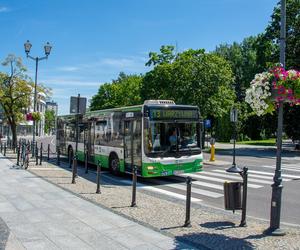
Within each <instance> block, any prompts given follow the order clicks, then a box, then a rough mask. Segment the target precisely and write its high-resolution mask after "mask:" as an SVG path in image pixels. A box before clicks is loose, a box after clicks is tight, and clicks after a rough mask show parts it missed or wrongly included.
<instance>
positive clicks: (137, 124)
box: [124, 118, 142, 175]
mask: <svg viewBox="0 0 300 250" xmlns="http://www.w3.org/2000/svg"><path fill="white" fill-rule="evenodd" d="M141 134H142V120H141V118H139V119H128V120H124V163H125V172H128V173H132V168H133V166H137V174H138V175H142V172H141V167H142V135H141Z"/></svg>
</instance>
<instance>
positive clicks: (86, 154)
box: [84, 150, 89, 174]
mask: <svg viewBox="0 0 300 250" xmlns="http://www.w3.org/2000/svg"><path fill="white" fill-rule="evenodd" d="M84 167H85V173H86V174H87V173H88V172H89V169H88V150H85V155H84Z"/></svg>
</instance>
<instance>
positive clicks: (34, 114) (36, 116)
mask: <svg viewBox="0 0 300 250" xmlns="http://www.w3.org/2000/svg"><path fill="white" fill-rule="evenodd" d="M31 116H32V120H33V121H40V120H41V119H42V114H41V113H40V112H32V113H31Z"/></svg>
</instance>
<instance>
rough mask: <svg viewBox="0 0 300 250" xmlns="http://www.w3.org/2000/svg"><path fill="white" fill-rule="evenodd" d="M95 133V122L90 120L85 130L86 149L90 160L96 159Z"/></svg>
mask: <svg viewBox="0 0 300 250" xmlns="http://www.w3.org/2000/svg"><path fill="white" fill-rule="evenodd" d="M94 133H95V122H93V121H89V122H88V123H87V128H86V131H85V149H86V150H88V161H89V162H93V161H94V154H95V152H94Z"/></svg>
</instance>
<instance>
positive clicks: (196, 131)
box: [56, 100, 203, 177]
mask: <svg viewBox="0 0 300 250" xmlns="http://www.w3.org/2000/svg"><path fill="white" fill-rule="evenodd" d="M77 118H78V116H77V117H76V115H74V114H72V115H64V116H59V117H58V118H57V138H56V139H57V146H58V147H59V148H60V150H61V153H62V154H65V155H67V156H68V158H69V159H72V157H73V152H74V151H75V145H76V119H77ZM78 120H79V122H78V124H79V128H78V131H79V133H78V151H77V152H78V153H77V156H78V160H80V161H84V157H85V153H84V152H88V154H87V158H88V161H89V163H92V164H97V162H98V161H100V162H101V164H102V167H104V168H108V169H110V171H111V172H112V173H114V174H116V173H119V172H127V173H132V167H133V166H136V167H137V174H138V175H139V176H142V177H155V176H168V175H174V174H181V173H190V172H197V171H201V170H202V164H203V155H202V151H201V138H200V136H201V131H200V127H201V121H200V111H199V108H198V107H196V106H189V105H176V104H175V103H174V102H173V101H169V100H148V101H145V102H144V104H143V105H138V106H131V107H122V108H114V109H106V110H97V111H89V112H87V113H86V114H84V115H79V118H78Z"/></svg>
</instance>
